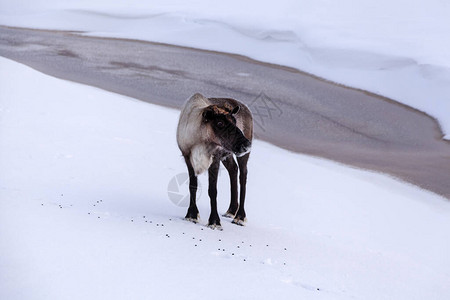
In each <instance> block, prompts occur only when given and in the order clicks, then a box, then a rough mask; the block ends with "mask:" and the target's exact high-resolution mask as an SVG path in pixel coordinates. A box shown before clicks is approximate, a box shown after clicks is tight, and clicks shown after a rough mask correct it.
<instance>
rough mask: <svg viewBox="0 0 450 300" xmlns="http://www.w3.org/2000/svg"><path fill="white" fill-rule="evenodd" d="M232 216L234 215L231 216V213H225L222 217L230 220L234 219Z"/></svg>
mask: <svg viewBox="0 0 450 300" xmlns="http://www.w3.org/2000/svg"><path fill="white" fill-rule="evenodd" d="M234 215H235V214H233V213H231V212H229V211H227V212H226V213H224V214H223V215H222V216H223V217H225V218H230V219H232V218H234Z"/></svg>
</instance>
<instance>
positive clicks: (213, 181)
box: [208, 159, 220, 229]
mask: <svg viewBox="0 0 450 300" xmlns="http://www.w3.org/2000/svg"><path fill="white" fill-rule="evenodd" d="M219 166H220V160H219V159H214V161H213V163H212V164H211V166H210V167H209V170H208V176H209V187H208V195H209V198H210V199H211V215H210V216H209V222H208V226H209V227H211V228H213V229H215V228H220V218H219V214H218V212H217V175H219Z"/></svg>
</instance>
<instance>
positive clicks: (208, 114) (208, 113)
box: [202, 108, 214, 121]
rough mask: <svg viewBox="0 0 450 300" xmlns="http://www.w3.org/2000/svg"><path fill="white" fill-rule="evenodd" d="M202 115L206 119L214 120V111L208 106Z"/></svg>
mask: <svg viewBox="0 0 450 300" xmlns="http://www.w3.org/2000/svg"><path fill="white" fill-rule="evenodd" d="M202 116H203V119H204V120H205V121H209V120H212V118H213V116H214V113H213V111H212V110H211V109H210V108H206V109H205V110H204V111H203V113H202Z"/></svg>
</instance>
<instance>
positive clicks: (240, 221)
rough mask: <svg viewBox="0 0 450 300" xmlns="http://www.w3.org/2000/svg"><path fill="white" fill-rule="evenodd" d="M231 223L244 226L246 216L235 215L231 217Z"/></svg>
mask: <svg viewBox="0 0 450 300" xmlns="http://www.w3.org/2000/svg"><path fill="white" fill-rule="evenodd" d="M231 223H233V224H236V225H239V226H244V225H245V223H247V218H240V217H236V218H234V219H233V221H231Z"/></svg>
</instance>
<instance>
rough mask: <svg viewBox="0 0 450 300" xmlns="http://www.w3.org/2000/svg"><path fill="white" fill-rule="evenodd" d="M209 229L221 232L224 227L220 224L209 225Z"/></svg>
mask: <svg viewBox="0 0 450 300" xmlns="http://www.w3.org/2000/svg"><path fill="white" fill-rule="evenodd" d="M208 228H211V229H212V230H219V231H222V230H223V228H222V225H220V224H209V225H208Z"/></svg>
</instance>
